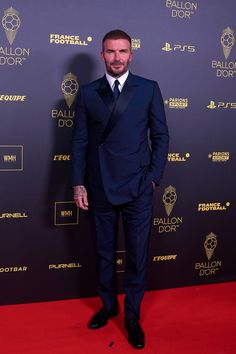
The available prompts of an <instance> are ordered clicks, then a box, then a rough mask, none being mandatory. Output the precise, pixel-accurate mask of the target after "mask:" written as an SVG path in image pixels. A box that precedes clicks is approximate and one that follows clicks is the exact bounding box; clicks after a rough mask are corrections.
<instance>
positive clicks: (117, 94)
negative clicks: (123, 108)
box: [113, 80, 120, 101]
mask: <svg viewBox="0 0 236 354" xmlns="http://www.w3.org/2000/svg"><path fill="white" fill-rule="evenodd" d="M119 84H120V83H119V80H115V86H114V90H113V96H114V100H115V101H116V100H117V98H118V97H119V95H120V90H119V88H118V86H119Z"/></svg>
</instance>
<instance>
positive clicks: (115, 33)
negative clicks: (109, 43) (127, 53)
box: [102, 29, 131, 46]
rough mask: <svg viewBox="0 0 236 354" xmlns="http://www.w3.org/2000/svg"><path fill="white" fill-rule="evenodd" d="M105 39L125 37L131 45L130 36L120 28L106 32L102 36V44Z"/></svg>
mask: <svg viewBox="0 0 236 354" xmlns="http://www.w3.org/2000/svg"><path fill="white" fill-rule="evenodd" d="M107 39H127V41H129V43H130V46H131V37H130V36H129V35H128V34H127V33H126V32H124V31H122V30H120V29H115V30H112V31H109V32H107V33H106V34H105V36H104V37H103V40H102V44H104V42H105V41H106V40H107Z"/></svg>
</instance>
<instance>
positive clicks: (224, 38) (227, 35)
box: [220, 27, 235, 60]
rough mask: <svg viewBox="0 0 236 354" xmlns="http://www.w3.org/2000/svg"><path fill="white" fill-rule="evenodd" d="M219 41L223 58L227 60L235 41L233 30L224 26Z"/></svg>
mask: <svg viewBox="0 0 236 354" xmlns="http://www.w3.org/2000/svg"><path fill="white" fill-rule="evenodd" d="M220 42H221V45H222V49H223V52H224V56H225V60H227V59H228V56H229V55H230V52H231V50H232V48H233V45H234V42H235V40H234V31H233V30H232V29H231V28H229V27H227V28H225V29H224V30H223V33H222V35H221V38H220Z"/></svg>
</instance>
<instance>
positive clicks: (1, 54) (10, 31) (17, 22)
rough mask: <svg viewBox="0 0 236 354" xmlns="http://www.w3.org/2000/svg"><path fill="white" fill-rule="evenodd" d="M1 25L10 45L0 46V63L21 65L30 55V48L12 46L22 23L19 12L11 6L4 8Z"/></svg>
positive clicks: (2, 64)
mask: <svg viewBox="0 0 236 354" xmlns="http://www.w3.org/2000/svg"><path fill="white" fill-rule="evenodd" d="M1 25H2V29H3V30H4V32H5V38H6V43H8V44H9V45H10V46H9V45H6V46H1V47H0V65H1V66H4V65H9V66H15V65H16V66H22V65H23V64H24V63H25V61H26V60H27V59H28V57H29V55H30V49H29V48H23V47H20V46H14V44H15V40H16V37H17V33H18V31H19V30H20V28H21V25H22V23H21V19H20V15H19V12H18V11H17V10H16V9H14V8H13V7H10V8H9V9H6V10H4V15H3V17H2V21H1Z"/></svg>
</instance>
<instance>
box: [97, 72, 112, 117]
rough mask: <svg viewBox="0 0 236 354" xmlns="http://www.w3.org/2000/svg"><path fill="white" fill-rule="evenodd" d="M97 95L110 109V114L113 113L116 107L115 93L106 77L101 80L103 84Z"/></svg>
mask: <svg viewBox="0 0 236 354" xmlns="http://www.w3.org/2000/svg"><path fill="white" fill-rule="evenodd" d="M97 93H98V94H99V96H100V97H101V99H102V100H103V102H104V104H105V105H106V106H107V107H108V108H109V110H110V112H112V110H113V106H114V98H113V92H112V89H111V87H110V85H109V83H108V81H107V79H106V77H105V76H104V77H103V78H102V79H101V84H100V87H99V88H98V89H97Z"/></svg>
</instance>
